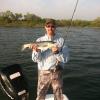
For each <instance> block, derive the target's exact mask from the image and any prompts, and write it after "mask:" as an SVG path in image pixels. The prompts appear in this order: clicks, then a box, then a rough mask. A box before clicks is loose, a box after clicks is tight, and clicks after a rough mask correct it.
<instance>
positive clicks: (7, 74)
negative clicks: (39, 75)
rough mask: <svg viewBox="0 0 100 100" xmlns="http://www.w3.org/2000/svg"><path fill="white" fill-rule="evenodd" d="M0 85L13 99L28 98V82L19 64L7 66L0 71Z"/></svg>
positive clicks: (24, 99)
mask: <svg viewBox="0 0 100 100" xmlns="http://www.w3.org/2000/svg"><path fill="white" fill-rule="evenodd" d="M0 86H1V89H2V90H3V92H4V93H6V95H7V96H8V97H10V98H11V99H14V100H28V96H29V91H28V83H27V80H26V77H25V76H24V74H23V71H22V68H21V66H20V65H19V64H14V65H10V66H7V67H5V68H3V69H2V70H1V71H0Z"/></svg>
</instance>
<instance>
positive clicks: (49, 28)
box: [32, 19, 68, 100]
mask: <svg viewBox="0 0 100 100" xmlns="http://www.w3.org/2000/svg"><path fill="white" fill-rule="evenodd" d="M45 30H46V34H45V35H44V36H42V37H40V38H38V39H37V41H54V42H56V46H54V47H52V48H51V49H47V50H44V51H41V50H40V49H38V47H37V45H35V44H34V45H33V46H32V49H33V52H32V60H33V61H34V62H37V64H38V87H37V99H36V100H45V96H46V93H47V90H48V88H49V86H50V85H51V86H52V88H53V93H54V100H63V96H62V94H63V91H62V69H63V66H64V63H66V62H67V61H68V48H67V47H66V46H65V44H64V39H63V38H62V37H60V36H59V35H58V34H57V33H56V32H55V30H56V24H55V21H54V20H53V19H47V20H46V23H45Z"/></svg>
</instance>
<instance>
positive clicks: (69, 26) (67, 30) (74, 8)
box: [66, 0, 79, 34]
mask: <svg viewBox="0 0 100 100" xmlns="http://www.w3.org/2000/svg"><path fill="white" fill-rule="evenodd" d="M78 2H79V0H77V1H76V4H75V8H74V10H73V13H72V17H71V20H70V24H69V26H68V28H67V31H66V32H67V34H68V33H69V29H70V28H71V26H72V22H73V18H74V15H75V12H76V9H77V6H78Z"/></svg>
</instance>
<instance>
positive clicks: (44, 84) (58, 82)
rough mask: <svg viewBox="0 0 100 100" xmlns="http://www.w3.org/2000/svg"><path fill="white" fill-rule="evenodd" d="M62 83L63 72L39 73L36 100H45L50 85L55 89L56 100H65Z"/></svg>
mask: <svg viewBox="0 0 100 100" xmlns="http://www.w3.org/2000/svg"><path fill="white" fill-rule="evenodd" d="M62 83H63V81H62V70H57V71H55V72H51V71H39V72H38V87H37V98H36V100H45V96H46V93H47V90H48V88H49V86H50V85H51V86H52V89H53V93H54V100H63V94H62Z"/></svg>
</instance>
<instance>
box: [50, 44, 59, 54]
mask: <svg viewBox="0 0 100 100" xmlns="http://www.w3.org/2000/svg"><path fill="white" fill-rule="evenodd" d="M51 50H52V52H53V53H54V54H57V53H59V47H57V46H54V47H52V48H51Z"/></svg>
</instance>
